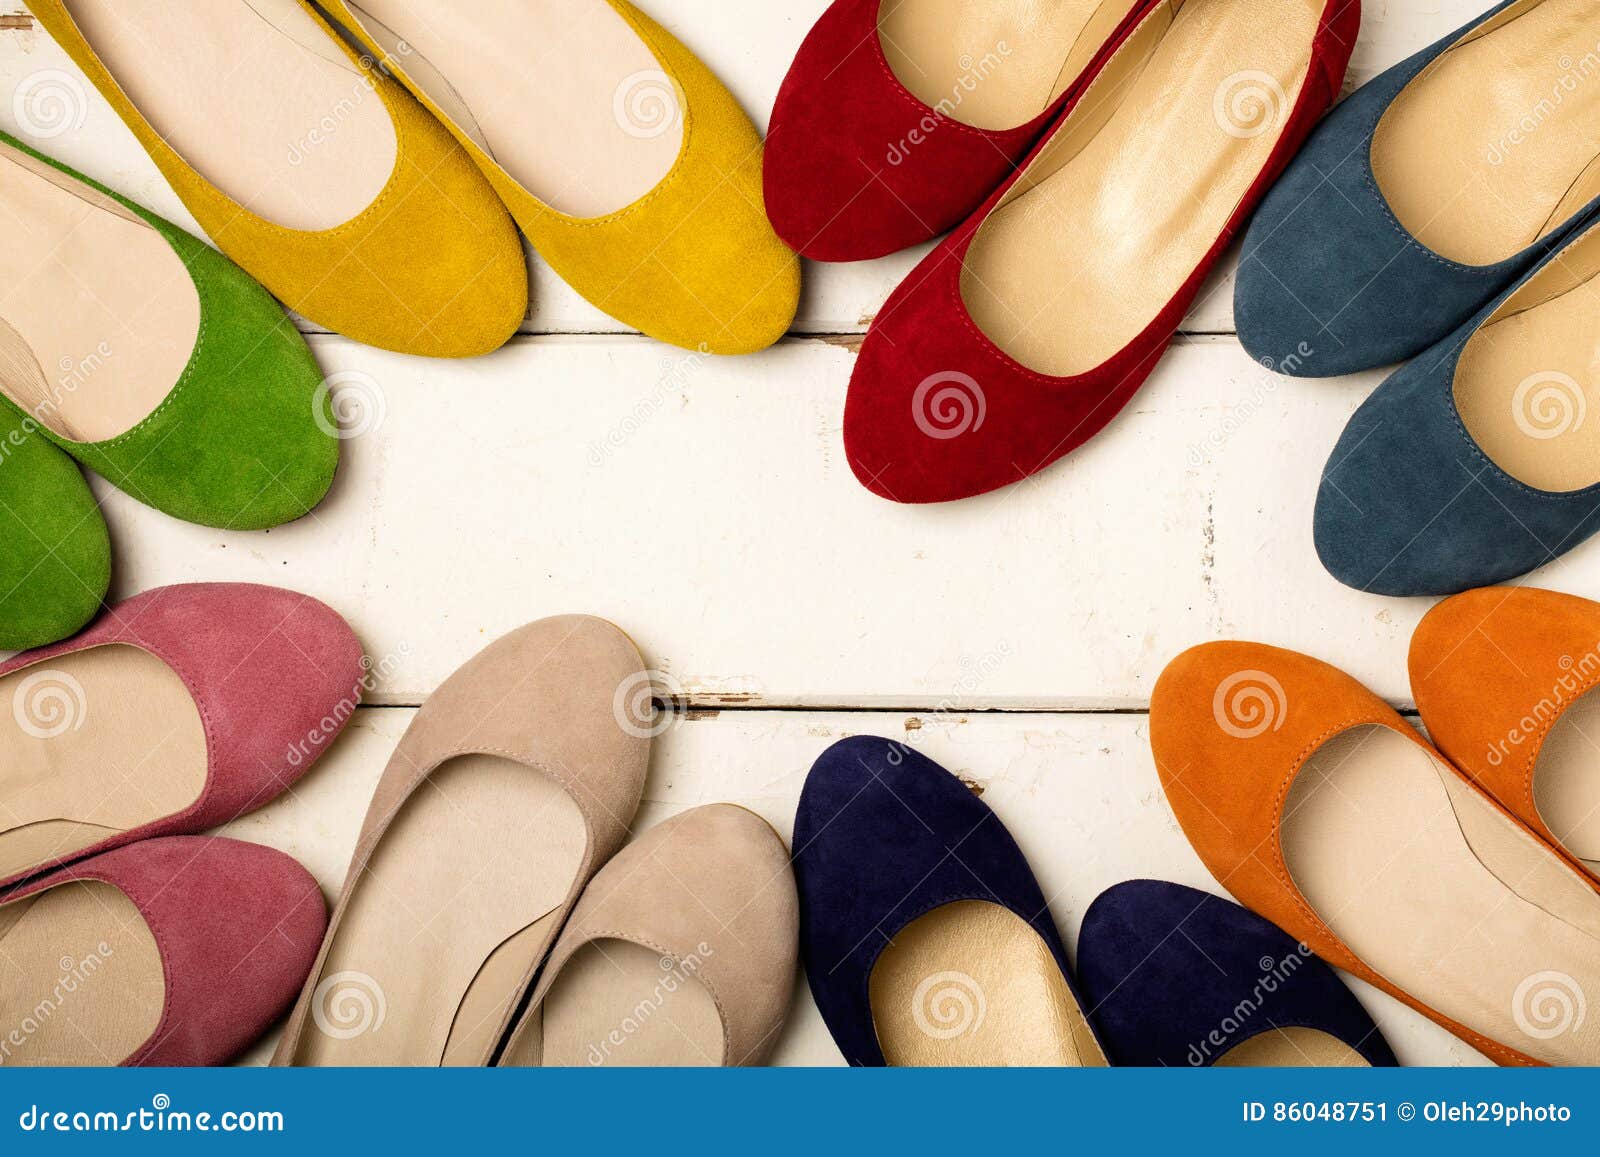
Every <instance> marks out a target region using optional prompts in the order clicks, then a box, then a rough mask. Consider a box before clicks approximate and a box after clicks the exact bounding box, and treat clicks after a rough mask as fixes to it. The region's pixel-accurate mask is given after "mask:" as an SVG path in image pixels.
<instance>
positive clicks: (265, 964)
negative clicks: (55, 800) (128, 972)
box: [6, 836, 328, 1066]
mask: <svg viewBox="0 0 1600 1157" xmlns="http://www.w3.org/2000/svg"><path fill="white" fill-rule="evenodd" d="M71 880H101V881H104V882H105V883H107V884H111V885H112V886H114V887H116V888H117V889H119V890H120V891H121V892H122V893H123V894H124V895H126V896H127V897H128V899H130V900H132V901H133V903H134V906H135V907H136V908H138V910H139V914H140V915H141V916H143V917H144V921H145V923H146V924H147V925H148V926H149V928H150V931H151V932H152V933H154V935H155V941H156V947H157V950H158V951H159V952H160V955H161V965H162V969H163V974H164V979H165V983H166V1003H165V1005H164V1007H163V1009H162V1014H161V1022H160V1024H159V1025H158V1026H157V1028H156V1030H155V1031H154V1032H153V1033H151V1034H150V1038H149V1039H148V1040H146V1041H145V1042H144V1044H142V1045H141V1046H140V1047H139V1048H138V1049H136V1050H135V1051H134V1052H133V1054H132V1055H130V1056H128V1057H125V1058H121V1059H120V1062H119V1063H121V1064H124V1065H151V1066H164V1065H220V1064H224V1063H226V1062H227V1061H230V1060H232V1059H233V1058H234V1057H236V1056H238V1055H239V1054H240V1053H241V1052H243V1051H244V1050H245V1049H246V1048H248V1047H249V1046H250V1045H251V1044H252V1043H254V1042H255V1041H256V1040H257V1039H259V1038H260V1037H261V1035H262V1034H263V1033H265V1032H266V1031H267V1029H268V1028H270V1027H271V1026H272V1025H273V1023H274V1022H275V1021H277V1020H278V1018H279V1017H281V1016H282V1015H283V1013H284V1012H285V1011H286V1010H287V1009H288V1007H289V1005H290V1003H291V1002H292V1001H293V1000H294V997H295V994H296V993H297V992H298V991H299V989H300V985H301V984H302V983H303V982H304V980H305V978H306V974H307V973H308V972H309V971H310V969H311V962H312V960H314V959H315V958H316V955H317V948H318V946H319V945H320V944H321V942H322V934H323V931H324V930H325V929H326V927H327V918H328V912H327V905H326V903H325V902H324V900H323V898H322V891H321V889H319V888H318V887H317V882H316V880H314V879H313V878H312V876H311V873H310V872H307V871H306V870H305V869H304V868H302V867H301V866H300V865H299V864H298V863H296V862H295V861H294V860H292V859H290V858H289V857H288V856H286V855H284V854H283V853H282V852H279V851H275V850H273V849H272V848H264V847H261V846H259V845H257V844H247V843H244V842H242V841H239V840H226V839H221V838H218V837H205V836H172V837H169V838H167V839H158V840H146V841H144V842H143V843H139V844H134V845H133V846H131V847H126V848H118V849H116V850H115V851H110V852H106V853H104V854H103V855H99V856H95V857H93V858H91V859H88V860H83V861H80V862H79V863H76V864H72V865H70V866H68V867H65V868H62V869H60V870H58V871H55V872H52V873H50V874H49V875H47V876H43V877H41V878H39V879H37V880H35V881H33V882H32V883H30V884H28V885H26V886H25V887H23V888H20V889H18V890H17V891H15V892H13V893H11V894H10V895H9V896H7V897H6V900H7V901H8V902H9V901H12V900H19V899H22V898H23V897H25V896H30V895H33V894H35V893H37V892H42V891H44V890H45V889H47V888H52V887H55V886H56V885H57V884H62V883H66V882H68V881H71ZM105 935H106V938H107V940H108V941H111V940H113V939H114V937H115V936H116V935H117V932H116V929H115V928H114V927H109V926H108V927H107V929H106V933H105Z"/></svg>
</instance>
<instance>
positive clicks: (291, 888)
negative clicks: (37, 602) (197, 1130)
mask: <svg viewBox="0 0 1600 1157" xmlns="http://www.w3.org/2000/svg"><path fill="white" fill-rule="evenodd" d="M365 678H366V666H365V663H364V660H363V657H362V650H361V644H360V643H359V642H358V641H357V639H356V637H355V634H354V633H353V632H352V631H351V629H350V627H349V626H348V625H347V624H346V623H345V622H344V620H343V619H341V618H340V617H339V616H338V615H337V614H335V613H334V612H333V611H332V610H330V609H329V608H328V607H326V606H324V605H323V604H322V603H320V602H318V601H317V600H315V599H312V598H309V597H307V596H305V595H300V594H296V593H294V592H292V591H286V590H280V589H277V588H274V587H265V586H254V585H247V584H227V583H200V584H192V585H183V586H171V587H162V588H158V589H156V590H152V591H147V592H146V593H144V594H142V595H139V596H137V597H135V598H132V599H129V600H127V601H126V602H123V603H120V604H118V605H116V606H113V607H110V608H109V609H107V610H106V611H105V612H104V613H103V614H102V615H101V617H100V618H99V619H98V620H97V621H96V622H95V623H93V624H92V625H91V626H90V627H89V628H88V629H87V630H85V631H84V632H82V633H81V634H79V635H78V636H76V637H75V638H72V639H68V640H66V641H65V642H62V643H57V644H55V645H53V646H49V647H44V648H40V649H38V650H34V651H28V652H25V653H23V654H20V655H17V656H16V657H15V658H13V659H11V660H9V661H8V662H6V663H4V664H0V1065H8V1064H26V1065H37V1064H58V1065H59V1064H129V1065H207V1064H219V1063H222V1062H224V1061H227V1060H229V1059H231V1058H233V1057H234V1056H236V1055H237V1054H238V1053H239V1052H241V1051H242V1050H243V1049H244V1048H245V1047H247V1046H248V1045H249V1044H250V1043H251V1042H252V1041H254V1040H255V1039H256V1038H257V1037H259V1036H260V1035H261V1034H262V1033H263V1032H264V1031H265V1030H266V1029H267V1028H268V1027H269V1026H270V1025H271V1024H272V1023H273V1022H274V1021H275V1020H276V1019H277V1018H278V1017H280V1016H281V1015H282V1014H283V1012H284V1011H285V1010H286V1009H287V1008H288V1006H289V1004H290V1003H291V1002H292V1001H293V999H294V995H295V993H296V991H297V990H298V988H299V986H300V983H301V982H302V981H303V980H304V979H305V975H306V973H307V971H308V970H309V969H310V967H311V963H312V961H313V960H314V959H315V957H316V953H317V948H318V945H319V944H320V942H321V940H322V935H323V931H324V929H325V927H326V922H327V910H326V905H325V903H324V900H323V897H322V893H321V891H320V890H319V888H318V886H317V883H316V881H315V880H314V879H313V878H312V877H311V875H310V873H308V872H307V871H306V870H305V869H304V868H302V867H301V866H300V865H299V864H298V863H296V862H295V861H294V860H292V859H290V858H289V857H288V856H286V855H284V854H283V853H281V852H277V851H274V850H272V849H270V848H265V847H259V846H257V845H254V844H247V843H242V842H240V841H237V840H229V839H222V838H218V837H206V836H198V835H194V834H192V833H197V832H203V831H206V830H208V829H211V828H214V827H216V826H217V825H219V824H223V823H227V822H228V821H230V820H232V819H235V818H236V817H238V816H240V815H242V814H244V813H245V812H248V811H252V810H254V809H255V808H258V807H261V806H262V805H264V804H266V803H267V802H269V801H270V800H272V799H274V798H276V797H277V796H279V795H280V794H282V793H283V792H284V791H286V790H287V789H288V788H289V787H290V786H291V785H292V784H293V783H294V782H295V781H296V780H297V779H299V778H300V777H301V776H302V775H304V774H305V772H306V771H307V769H308V768H309V767H310V766H311V764H312V763H314V762H315V761H316V759H317V757H318V756H319V755H320V754H321V753H322V751H323V750H325V749H326V747H327V746H328V744H330V743H331V742H332V741H333V739H334V738H335V737H336V736H337V734H338V733H339V731H340V730H341V729H342V728H343V726H344V724H345V722H346V721H347V720H348V719H349V717H350V715H351V714H352V713H353V711H354V708H355V706H356V704H357V702H358V701H359V699H360V696H361V691H362V687H363V683H364V681H365Z"/></svg>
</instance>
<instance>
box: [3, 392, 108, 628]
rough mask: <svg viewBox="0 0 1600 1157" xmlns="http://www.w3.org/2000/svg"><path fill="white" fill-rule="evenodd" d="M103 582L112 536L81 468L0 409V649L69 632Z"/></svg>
mask: <svg viewBox="0 0 1600 1157" xmlns="http://www.w3.org/2000/svg"><path fill="white" fill-rule="evenodd" d="M110 582H111V542H110V540H109V539H108V538H107V536H106V523H105V519H103V518H101V517H100V508H99V507H98V506H97V505H95V501H94V495H92V494H90V493H89V484H88V483H87V482H85V481H84V480H83V473H82V471H80V470H79V469H78V467H77V465H76V464H75V463H74V462H73V461H72V459H71V458H68V457H67V456H66V455H65V454H63V453H62V452H61V451H60V450H58V449H56V448H55V446H53V445H51V444H50V441H49V440H48V439H47V438H45V437H44V436H43V435H42V434H41V433H40V432H39V431H38V429H37V427H36V426H34V424H33V423H32V422H30V421H28V420H27V419H25V418H23V417H22V416H21V415H19V414H16V413H14V412H12V411H11V410H7V409H0V651H25V650H28V649H29V648H31V647H42V646H44V644H46V643H54V642H56V641H58V640H60V639H65V638H66V637H67V636H68V635H72V634H76V633H77V631H78V629H79V628H80V627H82V626H83V625H84V624H85V623H87V622H88V621H89V620H90V619H91V618H93V617H94V615H95V613H96V612H97V611H98V610H99V609H100V603H101V600H102V599H104V598H105V594H106V587H107V586H108V585H109V584H110Z"/></svg>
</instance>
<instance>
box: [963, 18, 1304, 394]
mask: <svg viewBox="0 0 1600 1157" xmlns="http://www.w3.org/2000/svg"><path fill="white" fill-rule="evenodd" d="M1322 8H1323V4H1322V0H1287V2H1285V0H1187V2H1186V3H1183V2H1180V0H1167V3H1165V4H1163V5H1162V6H1161V7H1160V8H1158V9H1156V10H1155V11H1154V12H1153V13H1151V14H1150V15H1149V16H1147V17H1146V18H1145V19H1144V21H1143V22H1142V23H1141V24H1140V26H1139V28H1138V29H1137V30H1136V31H1135V32H1134V34H1133V35H1132V36H1131V37H1130V38H1129V40H1128V41H1127V42H1126V43H1125V44H1124V45H1123V47H1122V48H1121V49H1120V50H1119V51H1118V52H1117V54H1116V55H1115V56H1114V57H1113V58H1112V59H1111V61H1110V62H1108V64H1107V66H1106V69H1105V70H1104V71H1103V72H1102V73H1101V74H1100V76H1099V77H1097V78H1096V79H1095V81H1094V82H1093V83H1092V84H1091V85H1090V86H1089V88H1088V90H1087V92H1086V93H1085V94H1084V96H1083V97H1082V99H1081V100H1080V102H1079V104H1078V105H1077V107H1076V108H1075V109H1074V111H1073V112H1072V113H1071V114H1070V116H1069V117H1068V119H1067V121H1066V122H1064V124H1063V125H1062V126H1061V127H1060V128H1058V129H1057V130H1056V131H1055V133H1054V134H1053V135H1052V137H1051V138H1050V142H1049V144H1048V145H1047V146H1046V147H1045V148H1044V149H1043V150H1042V151H1041V152H1040V153H1039V155H1038V156H1036V157H1035V158H1034V160H1033V161H1032V162H1031V163H1030V164H1029V166H1028V168H1027V170H1026V171H1025V173H1024V175H1023V177H1022V179H1021V180H1019V181H1018V182H1017V183H1016V184H1015V185H1013V186H1012V187H1011V189H1010V190H1009V191H1008V192H1007V193H1006V196H1005V197H1004V199H1003V200H1002V201H1001V202H1000V204H999V205H998V206H996V208H995V209H994V211H993V212H991V213H990V214H989V216H988V218H987V219H986V220H985V221H984V222H983V224H982V225H981V226H980V227H979V229H978V232H977V235H976V236H975V237H974V238H973V240H972V246H971V248H970V249H969V250H968V252H967V256H966V260H965V263H964V267H963V269H962V276H961V296H962V299H963V301H965V303H966V306H967V309H968V311H969V312H970V313H971V315H972V319H973V320H974V321H975V322H976V323H977V324H978V326H979V328H980V329H982V330H983V332H984V333H985V334H987V335H988V336H989V338H990V340H992V341H993V342H994V343H995V344H996V345H998V346H999V347H1000V348H1001V349H1002V350H1004V351H1005V352H1006V353H1008V354H1010V355H1011V356H1012V357H1013V358H1015V359H1017V361H1019V362H1021V363H1022V364H1023V365H1025V366H1027V367H1029V368H1030V369H1033V370H1035V371H1037V372H1039V373H1044V374H1051V375H1055V376H1070V375H1074V374H1079V373H1083V372H1085V371H1087V370H1090V369H1093V368H1094V367H1096V366H1098V365H1100V364H1101V363H1102V362H1104V361H1105V360H1106V359H1108V358H1109V357H1111V355H1113V354H1115V353H1116V352H1118V351H1119V350H1121V349H1122V348H1123V347H1125V346H1126V345H1127V344H1128V343H1129V342H1130V341H1131V340H1132V339H1133V338H1134V337H1136V336H1137V335H1138V334H1140V333H1142V332H1143V331H1144V330H1145V329H1146V328H1147V327H1148V326H1149V325H1150V323H1151V322H1152V321H1153V320H1154V319H1155V317H1156V315H1157V314H1158V313H1160V311H1161V310H1162V309H1163V308H1165V307H1166V305H1167V304H1168V303H1169V302H1170V301H1171V300H1172V298H1173V296H1174V295H1175V294H1176V293H1177V292H1178V289H1179V287H1180V286H1181V285H1182V284H1183V283H1184V282H1185V281H1187V280H1188V279H1189V277H1190V275H1191V274H1192V273H1193V272H1194V270H1195V268H1196V267H1197V266H1198V265H1199V264H1200V261H1201V259H1202V258H1203V257H1204V255H1205V254H1206V253H1207V252H1208V251H1209V250H1210V249H1211V247H1212V246H1213V245H1215V244H1216V240H1217V237H1218V235H1219V234H1220V233H1221V232H1222V228H1223V226H1224V225H1225V224H1226V223H1227V221H1228V219H1229V218H1230V217H1231V216H1232V215H1233V213H1234V212H1235V211H1236V210H1237V209H1238V207H1239V204H1240V202H1241V201H1242V200H1243V199H1244V195H1245V193H1246V191H1247V190H1248V189H1249V186H1250V185H1251V183H1252V182H1254V181H1255V179H1256V178H1257V177H1258V176H1259V175H1260V173H1261V169H1262V166H1263V165H1264V164H1265V163H1266V159H1267V157H1268V155H1269V154H1270V153H1271V152H1272V150H1273V148H1274V147H1275V146H1276V144H1277V142H1278V138H1279V136H1280V134H1281V133H1282V130H1283V126H1284V125H1285V124H1286V123H1287V121H1288V117H1289V113H1290V111H1291V109H1292V108H1293V107H1294V103H1295V101H1296V99H1297V97H1298V94H1299V91H1300V87H1301V85H1302V84H1303V82H1304V80H1305V76H1306V71H1307V68H1308V66H1309V61H1310V54H1311V41H1312V37H1313V35H1314V34H1315V32H1316V28H1317V18H1318V17H1319V15H1320V14H1321V12H1322Z"/></svg>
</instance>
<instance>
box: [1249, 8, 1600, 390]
mask: <svg viewBox="0 0 1600 1157" xmlns="http://www.w3.org/2000/svg"><path fill="white" fill-rule="evenodd" d="M1597 28H1600V3H1594V2H1593V0H1506V2H1505V3H1501V4H1496V5H1495V6H1494V7H1493V8H1492V9H1491V10H1490V11H1489V12H1487V13H1485V14H1484V15H1483V16H1481V17H1479V18H1478V19H1476V20H1473V21H1471V22H1470V23H1468V24H1467V25H1466V26H1464V27H1463V28H1461V29H1458V30H1457V31H1455V32H1453V33H1451V34H1450V35H1449V36H1446V37H1445V38H1444V39H1443V40H1440V41H1439V42H1438V43H1437V44H1434V45H1432V46H1431V47H1428V48H1425V49H1423V50H1422V51H1421V52H1419V53H1417V54H1416V55H1415V56H1413V57H1411V58H1410V59H1409V60H1405V61H1403V62H1401V63H1400V64H1397V65H1395V66H1394V67H1393V68H1391V69H1389V70H1388V71H1387V72H1385V73H1383V74H1382V75H1380V76H1378V77H1376V78H1375V79H1373V80H1372V81H1370V82H1368V83H1367V84H1366V85H1364V86H1362V87H1361V88H1360V89H1358V90H1357V91H1356V92H1355V93H1354V94H1353V95H1352V96H1350V97H1349V98H1348V99H1347V100H1345V101H1344V103H1342V104H1341V105H1339V106H1338V107H1337V108H1335V109H1334V110H1333V112H1332V113H1330V114H1329V115H1328V117H1327V119H1326V120H1324V121H1323V123H1322V124H1321V125H1319V126H1318V127H1317V129H1316V131H1315V132H1314V133H1313V134H1312V136H1311V138H1310V140H1309V141H1308V142H1307V144H1306V147H1305V148H1304V149H1303V150H1301V152H1300V154H1299V155H1298V156H1297V157H1296V158H1295V159H1294V160H1293V161H1292V162H1291V163H1290V165H1289V166H1288V168H1287V169H1286V170H1285V172H1284V174H1283V176H1282V178H1281V179H1280V180H1279V181H1278V183H1277V184H1276V185H1275V186H1274V187H1273V189H1272V191H1271V192H1270V193H1269V194H1268V195H1267V197H1266V199H1265V200H1264V201H1263V202H1262V204H1261V207H1260V209H1259V210H1258V211H1257V213H1256V215H1255V219H1254V220H1253V221H1252V223H1251V225H1250V227H1249V229H1248V230H1247V232H1246V234H1245V240H1244V247H1243V250H1242V252H1241V255H1240V265H1239V274H1238V279H1237V281H1236V282H1235V290H1234V319H1235V325H1236V327H1237V329H1238V332H1239V340H1240V341H1241V342H1242V343H1243V344H1244V347H1245V349H1247V350H1248V351H1249V352H1250V353H1251V355H1252V356H1254V357H1255V358H1256V359H1257V360H1259V361H1263V362H1268V363H1270V364H1271V365H1273V366H1274V367H1276V368H1277V369H1278V370H1279V371H1280V372H1282V373H1286V374H1293V375H1297V376H1303V377H1328V376H1332V375H1336V374H1347V373H1354V372H1356V371H1359V370H1367V369H1372V368H1374V367H1377V366H1383V365H1390V364H1393V363H1395V362H1398V361H1403V360H1404V359H1406V358H1409V357H1412V356H1414V355H1416V354H1418V353H1420V352H1421V351H1423V350H1426V349H1428V348H1429V347H1430V346H1432V345H1434V344H1435V343H1436V342H1438V341H1440V340H1441V339H1443V338H1444V337H1445V336H1446V335H1447V334H1449V333H1451V332H1452V331H1453V330H1455V329H1456V328H1457V327H1458V326H1460V325H1461V324H1462V322H1464V321H1466V320H1467V318H1469V317H1471V316H1472V315H1473V314H1475V313H1476V312H1477V311H1478V310H1479V309H1480V308H1481V307H1482V306H1483V305H1484V303H1485V302H1487V301H1489V300H1490V299H1491V298H1493V297H1495V296H1496V295H1498V294H1499V293H1500V292H1501V291H1503V290H1504V289H1505V288H1506V287H1507V286H1508V285H1510V284H1512V283H1513V282H1514V281H1516V280H1517V279H1518V278H1520V277H1521V276H1522V275H1523V274H1525V273H1526V272H1527V271H1528V270H1529V269H1530V268H1531V267H1532V266H1533V265H1534V264H1535V263H1536V262H1538V261H1539V260H1540V259H1541V258H1542V257H1544V256H1545V255H1546V254H1548V253H1549V252H1550V251H1551V250H1552V249H1554V248H1556V247H1557V246H1559V245H1561V244H1562V243H1563V242H1564V241H1565V240H1566V239H1567V238H1569V237H1570V236H1571V235H1572V233H1573V232H1574V231H1575V230H1578V229H1581V228H1583V227H1584V226H1585V225H1586V224H1588V223H1590V222H1592V221H1593V220H1595V218H1596V215H1597V213H1600V166H1597V165H1594V164H1593V161H1594V136H1593V129H1592V126H1593V124H1594V123H1595V120H1596V118H1597V116H1600V93H1597V92H1594V91H1591V89H1592V88H1593V85H1592V82H1591V80H1590V78H1589V77H1588V75H1587V74H1586V73H1583V72H1581V71H1579V70H1578V69H1579V65H1578V64H1574V63H1573V62H1580V63H1581V62H1582V61H1584V60H1586V59H1590V58H1591V54H1592V53H1593V51H1594V45H1595V40H1596V29H1597ZM1561 70H1566V72H1565V73H1563V72H1562V71H1561ZM1535 121H1536V122H1537V124H1536V125H1535V124H1534V122H1535Z"/></svg>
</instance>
